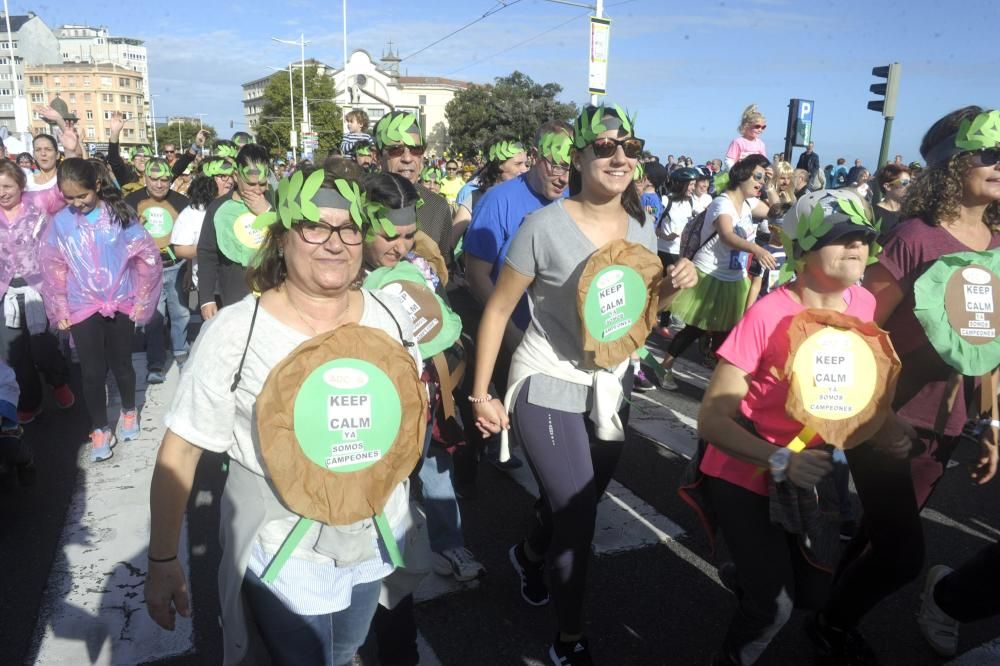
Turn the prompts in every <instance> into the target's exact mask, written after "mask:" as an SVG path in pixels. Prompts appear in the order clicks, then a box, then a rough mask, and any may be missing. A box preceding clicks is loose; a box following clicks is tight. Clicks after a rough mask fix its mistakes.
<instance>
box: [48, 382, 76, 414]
mask: <svg viewBox="0 0 1000 666" xmlns="http://www.w3.org/2000/svg"><path fill="white" fill-rule="evenodd" d="M52 396H53V397H54V398H55V399H56V404H57V405H59V409H69V408H70V407H72V406H73V405H75V404H76V396H75V395H73V389H71V388H70V387H69V384H60V385H59V386H56V387H55V388H54V389H52Z"/></svg>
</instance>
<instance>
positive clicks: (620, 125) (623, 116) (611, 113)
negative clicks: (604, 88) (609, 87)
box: [573, 104, 636, 150]
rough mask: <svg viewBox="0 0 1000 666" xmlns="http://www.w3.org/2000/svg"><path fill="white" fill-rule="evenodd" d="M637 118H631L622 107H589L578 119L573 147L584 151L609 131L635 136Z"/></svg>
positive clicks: (620, 134)
mask: <svg viewBox="0 0 1000 666" xmlns="http://www.w3.org/2000/svg"><path fill="white" fill-rule="evenodd" d="M635 119H636V116H634V115H633V116H629V115H628V113H627V112H626V111H625V110H624V109H623V108H622V107H620V106H618V105H617V104H615V105H614V106H613V107H610V108H609V107H605V106H603V105H602V106H597V107H595V106H587V107H584V109H583V110H582V111H581V112H580V115H579V116H577V119H576V128H575V130H576V131H575V132H574V137H573V145H574V146H575V147H576V148H577V149H578V150H582V149H583V148H586V147H587V146H589V145H590V144H591V143H593V142H594V139H596V138H597V136H598V135H599V134H601V133H602V132H607V131H608V130H618V136H619V137H621V136H626V135H629V134H631V135H632V136H635Z"/></svg>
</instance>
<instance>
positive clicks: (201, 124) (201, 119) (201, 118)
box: [194, 113, 208, 130]
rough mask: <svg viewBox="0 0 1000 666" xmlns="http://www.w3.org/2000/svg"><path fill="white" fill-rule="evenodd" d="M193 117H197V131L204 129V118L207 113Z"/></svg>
mask: <svg viewBox="0 0 1000 666" xmlns="http://www.w3.org/2000/svg"><path fill="white" fill-rule="evenodd" d="M194 115H196V116H198V129H199V130H203V129H205V116H207V115H208V114H207V113H196V114H194Z"/></svg>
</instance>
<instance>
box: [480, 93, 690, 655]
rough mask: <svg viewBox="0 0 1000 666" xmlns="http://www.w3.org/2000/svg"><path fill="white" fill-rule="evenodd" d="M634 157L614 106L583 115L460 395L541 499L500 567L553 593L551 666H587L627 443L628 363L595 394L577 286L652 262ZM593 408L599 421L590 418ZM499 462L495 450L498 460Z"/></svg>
mask: <svg viewBox="0 0 1000 666" xmlns="http://www.w3.org/2000/svg"><path fill="white" fill-rule="evenodd" d="M595 128H597V129H596V130H595ZM642 148H643V140H642V139H640V138H638V137H636V136H635V128H634V126H633V123H632V119H631V118H629V117H627V115H626V114H625V112H624V111H622V110H621V108H620V107H618V106H614V107H611V106H600V107H594V106H588V107H585V108H584V109H583V111H582V112H581V114H580V116H579V118H578V119H577V121H576V135H575V138H574V150H572V151H571V156H570V161H571V170H570V176H569V188H570V197H569V198H568V199H562V198H558V199H556V200H555V201H554V202H553V203H551V204H549V205H547V206H545V207H544V208H541V209H539V210H536V211H535V212H534V213H532V214H530V215H528V217H527V218H525V220H524V222H523V224H522V225H521V226H520V228H519V229H518V231H517V234H516V235H515V236H514V239H513V242H512V243H511V246H510V249H509V251H508V252H507V255H506V260H505V265H504V266H503V268H502V269H501V270H500V276H499V279H498V281H497V284H496V288H495V289H494V291H493V293H492V295H491V296H490V298H489V301H488V302H487V303H486V307H485V309H484V311H483V316H482V320H481V323H480V326H479V335H478V338H477V345H476V346H477V349H476V363H475V381H474V384H473V393H472V395H471V396H469V400H470V401H471V402H472V403H473V409H474V413H475V417H476V425H477V426H478V427H479V429H480V430H481V431H482V433H483V435H484V436H488V435H489V434H491V433H499V432H500V431H501V430H505V429H507V428H508V427H511V426H512V428H511V429H512V430H513V433H514V437H515V438H516V440H517V441H518V442H520V444H521V446H523V447H524V450H525V452H526V453H527V455H528V459H529V461H530V463H531V469H532V473H533V474H534V476H535V479H536V480H537V482H538V487H539V490H540V493H541V499H540V503H539V505H538V511H537V512H536V514H535V515H536V523H535V526H534V528H533V529H532V532H531V535H530V536H529V537H528V538H527V539H526V540H524V541H522V542H521V543H518V544H517V545H515V546H513V547H512V548H511V549H510V553H509V557H510V561H511V564H512V565H513V567H514V569H515V570H516V571H517V572H518V575H519V576H520V579H521V596H522V597H523V598H524V600H525V601H526V602H527V603H528V604H530V605H532V606H541V605H544V604H547V603H548V602H549V589H550V587H551V590H552V597H553V598H554V600H555V606H556V615H557V620H558V633H557V635H556V636H555V640H553V643H552V645H551V647H550V648H549V653H548V655H549V659H550V661H551V663H553V664H556V665H564V666H572V665H576V664H590V663H592V661H591V658H590V655H589V650H588V648H587V642H586V640H585V639H584V638H583V600H584V595H585V590H586V582H587V580H586V579H587V567H588V561H589V559H590V549H591V542H592V540H593V535H594V521H595V518H596V513H597V502H598V500H599V499H600V498H601V496H602V495H603V494H604V489H605V488H606V487H607V485H608V483H609V482H610V480H611V476H612V474H613V473H614V469H615V466H616V465H617V463H618V458H619V455H620V454H621V451H622V445H623V443H624V442H623V441H622V440H623V439H624V432H621V431H620V430H618V427H617V426H618V425H622V427H624V425H623V424H624V423H625V422H626V421H627V420H628V409H627V407H626V406H620V405H619V401H618V398H620V397H621V396H622V395H624V396H625V397H627V394H628V393H629V392H630V390H631V377H629V376H628V368H630V367H631V364H630V362H629V360H628V359H626V360H625V361H623V362H622V364H620V365H619V366H617V367H616V373H614V374H612V376H611V378H610V379H609V382H608V383H607V384H604V385H602V386H600V389H598V388H595V384H596V383H597V382H598V381H599V379H608V377H607V374H608V373H598V372H597V368H596V366H595V365H594V362H593V360H592V357H591V360H588V356H589V355H588V354H585V353H584V351H583V347H584V341H583V338H582V328H583V327H582V322H581V319H580V314H579V312H578V310H577V295H578V292H579V289H580V288H581V285H580V284H579V283H578V281H579V276H580V274H581V271H582V270H583V267H584V266H585V265H586V264H587V262H588V260H589V259H590V257H591V255H592V254H593V253H594V252H596V251H598V250H600V249H601V248H603V247H604V246H605V245H607V244H608V243H611V242H613V241H620V240H627V241H630V242H632V243H636V244H639V245H641V246H643V247H645V248H646V249H647V250H648V251H649V252H650V253H653V254H654V255H655V252H656V234H655V230H654V229H653V227H654V224H653V223H650V222H646V216H645V213H644V211H643V209H642V206H641V204H640V203H639V195H638V193H637V192H636V189H635V187H634V186H633V185H632V175H633V172H634V170H635V166H636V163H637V162H638V159H639V157H640V156H641V155H642ZM694 277H695V273H694V270H693V267H692V266H691V263H690V262H688V261H685V260H682V261H680V262H678V263H677V264H675V265H674V267H673V268H672V269H671V271H670V274H669V276H668V277H667V278H666V279H664V280H663V282H662V285H661V291H660V294H659V295H660V301H661V304H663V303H664V301H666V300H668V299H669V298H671V297H672V296H673V294H674V293H676V290H677V289H679V288H681V287H687V286H691V285H692V284H694ZM525 291H527V292H528V297H529V298H530V299H531V302H532V308H531V325H530V326H529V327H528V330H527V332H526V333H525V335H524V337H523V338H522V340H521V342H520V345H519V346H518V349H517V351H516V352H515V354H514V358H513V361H512V364H511V373H510V378H509V384H508V386H509V388H508V391H507V407H506V408H505V407H504V404H503V403H501V402H500V400H498V399H497V398H494V397H493V396H492V395H490V394H489V390H490V389H489V386H490V378H491V377H492V375H493V368H494V364H495V363H496V359H497V354H498V353H499V351H500V347H501V342H502V338H503V334H504V331H505V329H506V327H507V323H508V321H509V320H510V317H511V313H512V312H513V311H514V307H515V306H516V305H517V303H518V301H519V300H520V299H521V296H522V295H523V294H524V293H525ZM542 304H544V306H543V305H542ZM598 375H600V377H599V376H598ZM621 404H622V405H624V404H626V403H621ZM591 405H593V406H594V408H595V410H596V411H595V412H594V413H592V414H591V418H588V416H587V412H588V409H589V408H590V406H591ZM508 410H510V411H512V412H513V417H512V419H508V416H507V414H508ZM595 414H601V416H598V417H596V422H595V421H592V420H591V419H593V418H595ZM506 459H507V447H506V442H504V444H503V445H502V451H501V455H500V460H502V461H503V460H506ZM546 572H548V573H549V574H550V575H549V581H548V584H546V580H545V579H546V575H545V574H546Z"/></svg>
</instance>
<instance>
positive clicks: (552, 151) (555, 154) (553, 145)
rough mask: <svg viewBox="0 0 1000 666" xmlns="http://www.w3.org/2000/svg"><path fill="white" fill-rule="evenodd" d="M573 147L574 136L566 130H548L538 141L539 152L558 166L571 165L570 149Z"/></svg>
mask: <svg viewBox="0 0 1000 666" xmlns="http://www.w3.org/2000/svg"><path fill="white" fill-rule="evenodd" d="M572 147H573V137H571V136H570V135H569V134H566V133H565V132H546V133H545V134H543V135H542V139H541V141H539V142H538V152H539V154H541V156H542V157H544V158H545V159H547V160H549V161H550V162H552V163H553V164H555V165H556V166H559V165H563V166H568V165H569V151H570V149H571V148H572Z"/></svg>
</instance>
